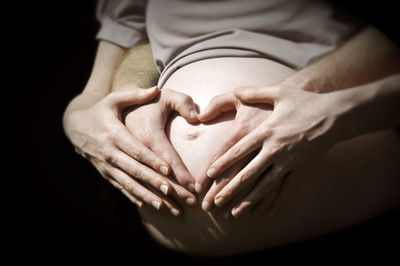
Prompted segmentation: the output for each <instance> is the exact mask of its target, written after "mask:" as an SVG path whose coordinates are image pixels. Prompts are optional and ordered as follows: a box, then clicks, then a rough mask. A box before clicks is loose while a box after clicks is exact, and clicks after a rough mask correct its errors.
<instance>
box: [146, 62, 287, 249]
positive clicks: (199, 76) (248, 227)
mask: <svg viewBox="0 0 400 266" xmlns="http://www.w3.org/2000/svg"><path fill="white" fill-rule="evenodd" d="M291 73H293V70H292V69H290V68H288V67H286V66H283V65H280V64H278V63H276V62H273V61H270V60H266V59H261V58H215V59H207V60H202V61H198V62H195V63H192V64H190V65H187V66H185V67H183V68H181V69H179V70H178V71H176V72H175V73H174V74H173V75H172V76H171V77H170V78H169V79H168V81H167V82H166V84H165V86H164V87H165V88H170V89H173V90H175V91H179V92H183V93H186V94H188V95H190V96H191V97H192V98H193V100H194V102H195V103H196V104H198V106H199V109H200V111H201V110H204V108H205V107H206V106H207V104H208V103H209V101H210V100H211V99H212V97H214V96H216V95H219V94H222V93H226V92H230V91H232V90H233V89H234V88H235V87H239V86H257V85H273V84H277V83H279V82H280V81H281V80H283V79H284V78H286V77H287V76H288V75H290V74H291ZM266 112H267V111H266ZM233 119H234V113H226V114H225V115H223V116H222V117H220V118H219V119H218V120H216V121H213V123H210V124H198V125H193V124H189V123H187V122H186V121H185V120H184V119H183V118H182V117H179V116H172V117H171V118H170V120H169V122H168V125H167V127H166V130H167V134H168V135H169V138H170V141H171V143H172V145H173V146H174V147H175V149H176V151H177V152H178V154H179V155H180V157H181V159H182V161H183V162H184V164H185V166H186V167H187V169H188V170H189V172H190V173H191V174H192V175H193V176H194V177H195V178H196V177H197V176H199V174H200V172H201V171H204V165H206V164H208V162H209V161H210V158H209V157H210V152H211V150H212V148H213V147H214V146H215V145H218V144H219V143H220V142H221V140H222V139H223V138H224V135H225V134H226V132H227V130H229V128H230V126H231V125H232V123H233ZM201 197H202V195H198V199H199V202H201ZM182 208H183V213H182V215H181V216H180V217H174V216H172V215H170V213H168V212H167V211H166V212H163V211H159V212H157V211H155V210H153V209H151V208H142V209H140V214H141V216H142V218H143V222H144V225H145V227H146V228H147V229H148V231H149V232H150V234H151V235H152V236H153V237H154V238H155V239H156V240H157V241H158V242H160V243H162V244H163V245H165V246H167V247H170V248H173V249H177V250H181V251H186V252H189V253H200V254H226V253H233V252H244V251H248V250H253V249H257V248H260V247H261V246H264V245H265V239H263V238H260V237H259V236H260V234H259V231H260V230H264V229H263V228H264V227H265V226H266V224H265V221H264V220H265V219H260V217H252V216H251V215H249V216H247V217H243V218H241V219H235V218H233V217H230V218H226V217H225V215H224V214H225V213H226V209H220V208H216V207H215V208H213V209H212V211H211V212H209V213H205V212H204V211H202V210H201V208H200V207H199V206H198V207H186V206H185V205H184V204H182ZM270 220H271V219H270ZM266 222H267V223H268V221H266ZM264 231H265V230H264ZM270 240H271V241H275V242H276V240H273V239H272V238H271V239H270Z"/></svg>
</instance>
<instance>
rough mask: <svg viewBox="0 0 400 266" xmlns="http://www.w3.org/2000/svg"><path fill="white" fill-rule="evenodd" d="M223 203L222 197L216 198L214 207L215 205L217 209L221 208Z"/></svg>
mask: <svg viewBox="0 0 400 266" xmlns="http://www.w3.org/2000/svg"><path fill="white" fill-rule="evenodd" d="M223 202H224V198H223V197H217V198H216V199H215V200H214V203H215V205H217V206H218V207H221V206H222V203H223Z"/></svg>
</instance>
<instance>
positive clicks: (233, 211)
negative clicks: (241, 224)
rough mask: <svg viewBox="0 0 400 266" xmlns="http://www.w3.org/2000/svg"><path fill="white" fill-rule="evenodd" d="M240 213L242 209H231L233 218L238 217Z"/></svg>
mask: <svg viewBox="0 0 400 266" xmlns="http://www.w3.org/2000/svg"><path fill="white" fill-rule="evenodd" d="M241 211H242V208H240V207H239V208H233V209H232V216H233V217H239V214H240V212H241Z"/></svg>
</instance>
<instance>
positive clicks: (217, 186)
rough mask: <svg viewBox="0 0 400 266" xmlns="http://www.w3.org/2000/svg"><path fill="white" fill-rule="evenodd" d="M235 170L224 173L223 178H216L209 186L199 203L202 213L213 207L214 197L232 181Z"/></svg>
mask: <svg viewBox="0 0 400 266" xmlns="http://www.w3.org/2000/svg"><path fill="white" fill-rule="evenodd" d="M237 172H238V171H237V169H236V168H235V169H233V168H231V169H229V170H228V171H226V172H225V173H224V174H223V176H221V177H218V178H217V179H215V180H214V182H213V184H212V185H211V187H210V189H209V190H208V191H207V193H206V195H205V196H204V198H203V201H202V203H201V208H202V209H203V210H204V211H206V212H207V211H210V210H211V208H212V206H213V205H214V204H213V203H214V198H215V196H216V195H217V194H218V193H219V192H220V191H221V190H222V189H223V188H224V187H225V186H226V185H227V184H228V183H229V182H230V181H231V180H232V178H233V177H234V176H235V174H236V173H237Z"/></svg>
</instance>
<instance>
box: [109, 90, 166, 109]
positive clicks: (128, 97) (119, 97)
mask: <svg viewBox="0 0 400 266" xmlns="http://www.w3.org/2000/svg"><path fill="white" fill-rule="evenodd" d="M158 93H159V89H158V88H157V87H153V88H151V89H132V90H124V91H115V92H112V93H110V94H109V95H107V96H106V99H107V102H108V104H110V105H111V106H116V107H119V108H123V107H126V106H128V105H132V104H142V103H145V102H148V101H150V100H152V99H153V98H154V97H156V96H157V94H158Z"/></svg>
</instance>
